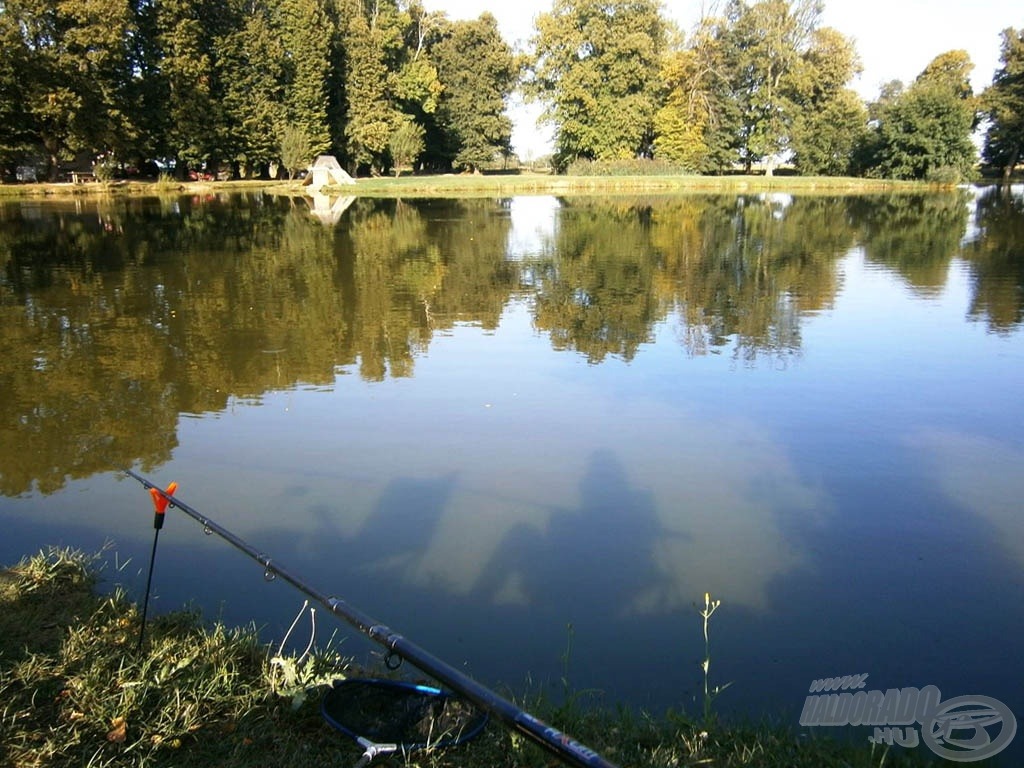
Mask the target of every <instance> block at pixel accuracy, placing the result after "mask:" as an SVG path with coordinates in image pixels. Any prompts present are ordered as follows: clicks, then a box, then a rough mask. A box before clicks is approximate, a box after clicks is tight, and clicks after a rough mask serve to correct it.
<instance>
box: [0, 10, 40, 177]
mask: <svg viewBox="0 0 1024 768" xmlns="http://www.w3.org/2000/svg"><path fill="white" fill-rule="evenodd" d="M0 50H2V51H3V54H2V55H0V183H2V179H3V176H4V175H5V174H4V171H5V170H6V171H7V172H8V173H12V172H13V166H14V165H16V164H17V161H18V159H19V158H20V157H21V156H22V154H23V153H24V152H25V151H26V150H27V149H28V147H29V145H30V143H31V141H32V138H33V131H32V123H31V118H30V115H29V114H28V111H27V110H26V104H25V99H24V94H25V86H26V84H27V82H28V61H29V50H28V47H27V46H26V45H25V40H24V39H23V38H22V35H21V30H20V29H19V27H18V24H17V20H16V19H15V18H14V17H13V16H12V14H11V13H9V12H8V11H7V10H6V9H4V10H0Z"/></svg>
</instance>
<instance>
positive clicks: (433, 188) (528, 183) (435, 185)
mask: <svg viewBox="0 0 1024 768" xmlns="http://www.w3.org/2000/svg"><path fill="white" fill-rule="evenodd" d="M254 188H258V189H265V190H267V191H269V192H273V193H277V194H288V195H302V194H305V193H306V192H308V191H309V189H308V188H307V187H303V186H302V185H301V183H300V182H298V181H291V182H289V181H203V182H176V181H173V180H171V179H168V178H166V177H164V178H161V179H159V180H157V181H152V182H145V181H130V182H123V181H113V182H94V183H89V184H47V183H42V184H6V185H4V184H0V198H3V197H8V198H17V197H56V198H59V197H68V196H82V195H155V194H192V193H200V192H230V191H242V190H247V189H254ZM935 188H945V187H938V186H935V185H929V184H925V183H923V182H910V181H891V180H880V179H859V178H846V177H834V176H782V175H778V176H763V175H752V176H742V175H734V176H696V175H693V176H685V175H665V176H650V175H637V176H571V175H564V176H556V175H552V174H547V173H530V172H523V173H509V174H483V175H474V174H445V175H433V176H401V177H399V178H397V179H396V178H393V177H378V178H368V179H359V180H358V181H357V183H356V184H355V185H351V186H344V187H329V188H326V189H325V191H327V192H329V193H330V194H334V195H355V196H358V197H474V196H477V197H478V196H510V195H597V194H599V195H612V194H628V195H635V194H638V193H647V194H650V193H656V194H667V195H674V194H688V193H698V194H709V193H719V192H720V193H728V194H740V193H746V192H770V191H776V192H796V193H805V194H864V193H872V192H914V191H916V192H920V191H922V190H928V189H935Z"/></svg>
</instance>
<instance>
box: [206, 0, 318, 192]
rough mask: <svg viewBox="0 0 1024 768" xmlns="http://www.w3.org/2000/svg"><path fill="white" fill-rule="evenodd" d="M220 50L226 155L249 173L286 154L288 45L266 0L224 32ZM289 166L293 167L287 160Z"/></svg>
mask: <svg viewBox="0 0 1024 768" xmlns="http://www.w3.org/2000/svg"><path fill="white" fill-rule="evenodd" d="M218 50H219V55H218V65H219V67H220V72H221V75H220V77H221V79H222V81H223V82H224V98H223V108H224V114H225V119H226V120H227V121H228V123H227V126H226V129H227V134H228V139H227V142H226V145H225V149H226V152H227V159H229V160H230V161H231V162H232V163H233V164H235V165H236V166H237V167H238V168H239V169H240V170H243V169H244V171H243V172H244V175H246V176H250V175H255V174H257V173H262V172H263V171H265V170H266V168H267V167H268V166H269V165H270V164H271V163H272V162H275V161H276V160H278V159H281V160H282V161H283V160H284V157H283V152H284V148H283V143H284V139H283V137H282V135H281V130H282V127H283V126H284V125H285V124H286V122H287V120H286V116H285V107H284V102H285V97H284V94H285V87H284V84H285V75H284V61H285V49H284V45H283V43H282V39H281V36H280V35H278V34H277V31H276V28H275V26H274V25H273V22H272V20H271V10H270V8H268V6H267V4H266V3H263V2H254V3H252V4H251V5H250V7H249V9H248V12H247V13H245V14H244V18H243V21H242V24H241V26H240V27H239V28H238V29H235V30H233V31H232V32H230V33H229V34H228V35H226V36H225V37H224V39H223V40H222V41H221V43H220V45H219V49H218ZM304 135H305V134H303V136H304ZM289 159H290V158H289ZM307 159H308V157H306V158H303V159H302V161H301V162H305V160H307ZM285 166H286V167H288V168H291V167H293V166H291V165H289V164H288V162H285Z"/></svg>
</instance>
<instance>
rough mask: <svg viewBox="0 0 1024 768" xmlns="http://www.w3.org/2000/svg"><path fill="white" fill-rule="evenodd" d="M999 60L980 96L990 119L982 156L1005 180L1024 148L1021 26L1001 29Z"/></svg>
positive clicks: (1023, 46)
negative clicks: (1001, 38)
mask: <svg viewBox="0 0 1024 768" xmlns="http://www.w3.org/2000/svg"><path fill="white" fill-rule="evenodd" d="M1001 62H1002V66H1001V67H1000V68H999V69H997V70H996V73H995V75H994V76H993V77H992V85H990V86H989V87H988V88H987V89H986V90H985V92H984V93H983V94H982V97H981V101H982V109H983V110H984V111H985V114H986V115H987V116H988V119H989V121H990V122H989V126H988V130H987V131H986V133H985V145H984V148H983V149H982V157H983V158H984V159H985V162H987V163H989V164H990V165H993V166H996V167H998V168H1002V171H1003V181H1004V182H1009V180H1010V175H1011V174H1012V173H1013V169H1014V168H1015V167H1016V165H1017V163H1018V162H1019V161H1020V158H1021V152H1022V150H1024V29H1020V30H1015V29H1004V30H1003V43H1002V57H1001Z"/></svg>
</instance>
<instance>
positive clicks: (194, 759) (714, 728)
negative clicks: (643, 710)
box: [0, 550, 924, 768]
mask: <svg viewBox="0 0 1024 768" xmlns="http://www.w3.org/2000/svg"><path fill="white" fill-rule="evenodd" d="M94 563H95V561H94V560H93V559H92V558H88V557H85V556H83V555H81V554H79V553H75V552H69V551H65V550H60V551H56V550H55V551H51V552H48V553H41V554H39V555H36V556H34V557H31V558H27V559H25V560H23V561H22V562H20V563H19V564H17V565H16V566H14V567H12V568H10V569H8V570H6V571H2V572H0V766H11V767H12V768H13V767H14V766H17V767H18V768H34V767H35V766H40V767H42V766H69V767H70V766H76V767H78V766H89V767H90V768H94V767H95V768H102V767H103V766H140V767H141V766H176V767H179V766H180V767H184V768H187V767H188V766H197V767H198V766H203V767H204V768H209V767H210V766H237V767H238V768H248V767H250V766H251V767H252V768H255V767H256V766H279V767H282V768H286V767H288V766H296V768H298V767H299V766H302V767H303V768H309V767H310V766H320V765H324V766H326V765H330V766H350V765H354V764H355V763H356V761H357V760H358V758H359V756H360V754H361V751H362V750H361V749H359V748H358V747H356V746H355V745H354V744H353V743H352V742H350V741H349V740H348V739H346V738H344V737H343V736H341V735H340V734H339V733H337V732H336V731H334V730H332V729H330V728H329V727H328V726H327V725H326V724H325V723H324V722H323V720H322V719H321V718H320V716H319V711H318V699H319V693H320V692H322V690H323V688H322V687H321V686H323V685H325V684H326V681H327V680H329V679H331V678H333V677H343V676H345V675H346V674H347V673H349V672H350V670H349V668H348V667H347V662H346V660H345V659H343V658H341V657H340V656H338V655H336V654H333V653H330V652H321V653H319V654H317V655H315V656H314V660H313V661H311V662H306V663H302V664H300V665H298V666H296V665H295V660H294V659H288V660H283V661H282V660H280V659H276V660H274V661H270V660H269V657H270V655H271V649H269V648H267V647H264V646H262V645H261V644H260V643H259V641H258V640H257V639H256V634H255V632H254V631H252V630H231V629H227V628H225V627H223V626H219V625H214V626H212V627H205V626H204V625H203V623H202V621H201V620H200V617H199V616H197V615H195V614H191V613H176V614H172V615H168V616H162V617H159V618H158V619H156V620H154V621H151V622H150V623H149V625H148V627H147V632H146V639H145V642H144V643H143V646H142V648H141V650H137V642H138V637H139V627H140V617H139V613H138V610H137V607H136V606H135V605H134V604H133V603H132V602H130V601H129V600H128V599H127V598H126V597H125V595H124V594H123V593H121V592H119V591H115V592H114V593H113V594H111V595H101V594H98V593H97V592H96V590H95V586H96V583H97V574H96V572H95V570H94V567H93V566H94ZM297 670H298V671H300V672H302V674H298V675H297V674H296V671H297ZM317 683H319V684H320V686H317V685H316V684H317ZM570 701H571V698H570ZM523 705H524V706H525V707H526V708H527V709H528V710H530V711H531V712H533V713H534V714H536V715H538V716H539V717H541V718H543V719H545V720H547V721H548V722H550V723H551V724H553V725H555V726H556V727H559V728H561V729H564V730H565V731H567V732H569V733H571V734H573V735H574V736H576V737H577V738H579V739H580V740H581V741H583V742H584V743H586V744H588V745H589V746H591V747H594V748H595V749H598V750H600V751H601V752H602V753H603V754H604V755H605V757H607V758H608V759H610V760H612V761H614V762H617V763H619V764H621V765H622V766H635V767H636V768H642V767H644V766H649V767H650V768H670V767H672V768H674V767H679V766H698V765H700V766H766V767H772V766H777V767H778V768H782V767H783V766H786V767H787V768H791V767H792V768H799V767H801V766H806V767H807V768H811V767H812V766H813V767H814V768H818V767H819V766H834V767H835V768H841V767H845V768H860V767H863V768H867V767H868V766H874V767H875V768H880V767H881V766H909V765H923V764H924V761H923V760H922V759H921V755H920V754H919V752H920V751H921V750H899V749H895V750H891V751H887V750H882V749H874V750H873V749H871V748H870V747H869V745H867V744H857V745H850V744H840V743H836V742H832V741H828V740H816V739H808V738H800V737H798V736H796V735H795V734H794V733H792V732H791V731H789V730H788V729H786V728H773V727H768V726H760V727H728V726H724V725H720V724H718V723H716V722H715V721H714V720H712V721H711V722H697V721H695V720H691V719H689V718H687V717H684V716H681V715H675V714H669V715H667V716H665V717H662V718H651V717H646V716H638V715H634V714H630V713H628V712H625V711H616V712H611V711H607V710H604V709H593V710H591V709H585V708H584V707H583V706H582V705H580V704H578V703H570V704H564V703H563V704H561V705H557V706H556V705H555V704H553V703H550V702H546V701H544V700H542V699H531V700H529V701H526V702H523ZM373 764H374V765H382V766H386V765H392V766H399V765H402V766H430V767H432V768H446V767H448V766H462V767H463V768H500V767H502V766H504V767H506V768H513V767H514V768H530V767H538V768H539V767H540V766H553V765H556V761H554V760H553V759H552V758H551V757H550V756H548V755H547V753H545V752H542V751H541V750H540V749H539V748H538V747H536V746H534V745H532V744H530V743H527V742H525V741H524V740H523V739H522V738H521V737H518V736H512V735H510V734H509V732H508V731H507V730H505V729H503V728H502V727H501V726H499V725H498V724H496V723H494V722H492V723H491V724H490V725H488V727H487V729H486V731H485V732H484V733H483V734H482V735H481V736H480V737H478V738H477V739H476V740H474V741H473V742H471V743H469V744H467V745H463V746H460V747H457V748H452V749H449V750H446V751H440V752H436V753H421V752H417V753H413V754H412V755H411V756H409V757H401V756H397V757H392V758H390V759H389V758H378V759H377V760H375V761H374V763H373Z"/></svg>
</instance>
